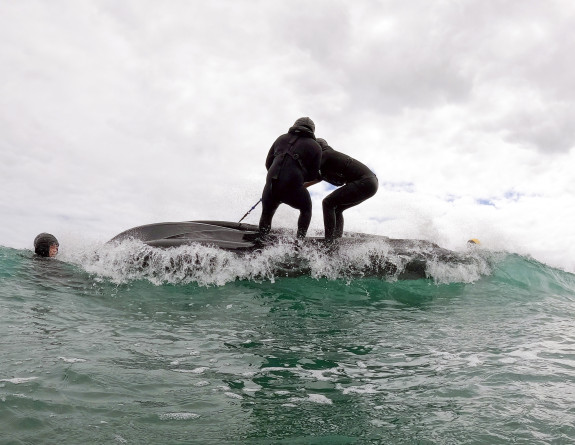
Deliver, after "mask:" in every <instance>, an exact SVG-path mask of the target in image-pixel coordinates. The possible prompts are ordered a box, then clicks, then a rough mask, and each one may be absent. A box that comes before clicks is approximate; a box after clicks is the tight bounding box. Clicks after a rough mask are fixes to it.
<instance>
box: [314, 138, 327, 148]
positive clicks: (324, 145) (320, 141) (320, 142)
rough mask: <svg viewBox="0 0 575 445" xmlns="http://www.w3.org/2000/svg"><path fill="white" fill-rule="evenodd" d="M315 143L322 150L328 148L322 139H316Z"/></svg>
mask: <svg viewBox="0 0 575 445" xmlns="http://www.w3.org/2000/svg"><path fill="white" fill-rule="evenodd" d="M316 141H317V143H318V144H319V146H320V147H321V149H322V150H325V149H326V148H329V144H328V143H327V141H326V140H325V139H323V138H317V139H316Z"/></svg>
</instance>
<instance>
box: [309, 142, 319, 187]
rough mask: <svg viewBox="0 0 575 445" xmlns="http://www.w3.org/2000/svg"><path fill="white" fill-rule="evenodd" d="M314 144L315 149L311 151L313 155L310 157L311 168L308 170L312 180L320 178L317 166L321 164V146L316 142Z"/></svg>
mask: <svg viewBox="0 0 575 445" xmlns="http://www.w3.org/2000/svg"><path fill="white" fill-rule="evenodd" d="M315 145H317V150H314V152H313V157H312V161H311V164H310V165H311V168H312V170H311V171H310V176H311V178H310V179H312V180H314V179H320V176H319V167H320V166H321V147H320V146H319V144H318V143H317V142H316V143H315Z"/></svg>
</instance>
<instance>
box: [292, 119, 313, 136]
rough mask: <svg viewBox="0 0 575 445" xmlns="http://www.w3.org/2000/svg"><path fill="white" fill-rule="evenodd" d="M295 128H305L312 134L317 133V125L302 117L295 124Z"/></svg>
mask: <svg viewBox="0 0 575 445" xmlns="http://www.w3.org/2000/svg"><path fill="white" fill-rule="evenodd" d="M293 126H294V128H297V127H305V128H307V129H308V130H310V131H311V132H312V133H315V124H314V123H313V121H312V120H311V119H310V118H309V117H300V118H299V119H298V120H296V121H295V122H294V124H293Z"/></svg>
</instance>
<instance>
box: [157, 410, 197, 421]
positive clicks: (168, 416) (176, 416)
mask: <svg viewBox="0 0 575 445" xmlns="http://www.w3.org/2000/svg"><path fill="white" fill-rule="evenodd" d="M159 417H160V420H191V419H197V418H198V417H200V415H199V414H196V413H185V412H184V413H165V414H160V416H159Z"/></svg>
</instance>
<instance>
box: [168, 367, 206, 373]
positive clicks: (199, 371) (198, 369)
mask: <svg viewBox="0 0 575 445" xmlns="http://www.w3.org/2000/svg"><path fill="white" fill-rule="evenodd" d="M208 369H210V368H207V367H205V366H200V367H199V368H195V369H173V370H172V371H175V372H182V373H189V374H203V373H204V372H205V371H206V370H208Z"/></svg>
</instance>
